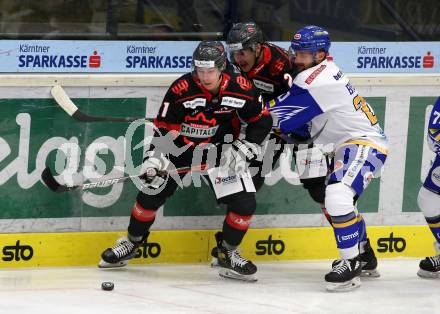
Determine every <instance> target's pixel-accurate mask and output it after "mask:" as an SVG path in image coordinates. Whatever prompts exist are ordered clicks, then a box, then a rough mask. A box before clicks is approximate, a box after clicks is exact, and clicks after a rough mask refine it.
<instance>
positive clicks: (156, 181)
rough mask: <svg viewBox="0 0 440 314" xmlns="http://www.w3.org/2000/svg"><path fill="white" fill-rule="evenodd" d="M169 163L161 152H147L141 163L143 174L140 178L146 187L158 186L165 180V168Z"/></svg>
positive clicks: (166, 175)
mask: <svg viewBox="0 0 440 314" xmlns="http://www.w3.org/2000/svg"><path fill="white" fill-rule="evenodd" d="M169 163H170V161H169V160H168V159H167V158H166V157H165V156H164V155H163V154H162V153H157V152H156V153H155V152H153V151H149V152H147V153H146V157H145V159H144V162H143V164H142V170H141V172H142V173H143V175H142V176H141V177H140V178H141V179H142V180H143V181H144V182H145V184H146V185H147V186H148V187H152V188H155V189H157V188H159V187H160V186H161V185H162V184H163V183H164V182H165V181H166V180H167V177H168V174H167V172H166V171H165V169H166V168H167V166H168V164H169Z"/></svg>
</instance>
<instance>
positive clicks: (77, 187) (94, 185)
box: [41, 164, 209, 192]
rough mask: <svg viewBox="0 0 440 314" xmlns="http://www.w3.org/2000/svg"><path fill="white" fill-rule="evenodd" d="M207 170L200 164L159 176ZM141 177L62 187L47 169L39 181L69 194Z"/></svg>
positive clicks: (54, 189) (204, 165)
mask: <svg viewBox="0 0 440 314" xmlns="http://www.w3.org/2000/svg"><path fill="white" fill-rule="evenodd" d="M208 168H209V166H208V164H200V165H197V166H188V167H181V168H176V169H172V170H162V171H161V173H160V174H161V175H166V174H183V173H188V172H191V171H203V170H206V169H208ZM143 176H145V174H141V175H135V176H125V177H119V178H113V179H107V180H102V181H96V182H90V183H84V184H80V185H74V186H67V185H63V184H60V183H58V182H57V180H55V177H54V176H53V174H52V172H51V170H50V169H49V168H45V169H44V170H43V172H42V174H41V179H42V180H43V182H44V183H45V184H46V186H47V187H48V188H49V189H50V190H52V191H53V192H70V191H75V190H80V189H81V190H88V189H93V188H104V187H108V186H111V185H114V184H116V183H121V182H124V181H127V180H129V179H132V178H142V177H143Z"/></svg>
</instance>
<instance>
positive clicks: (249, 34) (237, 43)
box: [226, 22, 264, 51]
mask: <svg viewBox="0 0 440 314" xmlns="http://www.w3.org/2000/svg"><path fill="white" fill-rule="evenodd" d="M262 43H264V40H263V32H262V31H261V29H260V28H259V27H258V26H257V24H255V23H254V22H247V23H237V24H234V25H233V26H232V28H231V30H230V31H229V33H228V38H227V40H226V44H227V45H228V48H229V50H231V51H237V50H241V49H246V48H251V49H252V50H254V51H255V46H256V45H257V44H262Z"/></svg>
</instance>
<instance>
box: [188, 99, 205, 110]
mask: <svg viewBox="0 0 440 314" xmlns="http://www.w3.org/2000/svg"><path fill="white" fill-rule="evenodd" d="M183 106H184V107H185V108H189V109H196V108H197V107H205V106H206V99H205V98H195V99H193V100H188V101H185V102H184V103H183Z"/></svg>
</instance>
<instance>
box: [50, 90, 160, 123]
mask: <svg viewBox="0 0 440 314" xmlns="http://www.w3.org/2000/svg"><path fill="white" fill-rule="evenodd" d="M50 93H51V94H52V96H53V98H54V99H55V101H56V102H57V104H58V105H59V106H60V107H61V108H63V110H64V111H65V112H67V114H68V115H69V116H71V117H72V118H74V119H76V120H78V121H82V122H102V121H110V122H133V121H136V120H139V119H143V120H146V121H152V119H147V118H143V117H139V118H135V117H124V118H118V117H103V116H89V115H87V114H85V113H83V112H81V111H80V110H79V109H78V107H77V106H76V105H75V104H74V103H73V101H72V100H71V99H70V97H69V96H68V95H67V94H66V92H65V90H64V89H63V88H62V87H61V86H60V85H55V86H54V87H52V89H51V90H50Z"/></svg>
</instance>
